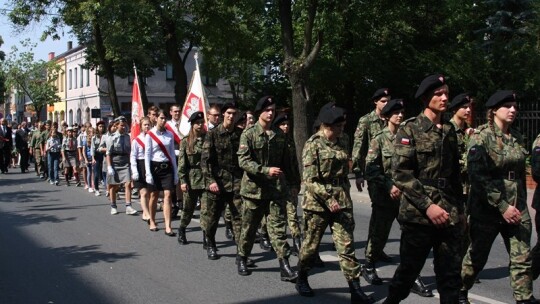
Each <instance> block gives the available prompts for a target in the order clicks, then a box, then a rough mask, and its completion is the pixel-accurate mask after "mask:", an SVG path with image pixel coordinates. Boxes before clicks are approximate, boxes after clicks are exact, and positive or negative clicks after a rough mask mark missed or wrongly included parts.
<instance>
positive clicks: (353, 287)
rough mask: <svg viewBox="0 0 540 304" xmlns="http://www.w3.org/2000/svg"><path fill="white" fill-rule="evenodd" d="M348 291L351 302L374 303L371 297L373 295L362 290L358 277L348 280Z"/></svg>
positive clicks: (352, 303) (354, 303)
mask: <svg viewBox="0 0 540 304" xmlns="http://www.w3.org/2000/svg"><path fill="white" fill-rule="evenodd" d="M349 291H350V292H351V304H357V303H359V304H371V303H375V299H373V297H371V296H368V295H366V294H365V293H364V291H362V287H360V280H359V279H355V280H352V281H349Z"/></svg>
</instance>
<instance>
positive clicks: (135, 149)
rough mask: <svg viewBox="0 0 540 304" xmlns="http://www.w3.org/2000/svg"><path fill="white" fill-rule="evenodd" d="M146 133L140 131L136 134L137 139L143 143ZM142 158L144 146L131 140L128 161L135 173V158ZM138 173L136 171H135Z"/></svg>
mask: <svg viewBox="0 0 540 304" xmlns="http://www.w3.org/2000/svg"><path fill="white" fill-rule="evenodd" d="M145 135H146V134H144V133H141V134H139V136H137V138H138V139H140V140H141V142H142V143H143V144H144V137H145ZM139 159H144V147H143V146H141V144H140V143H139V141H137V140H135V139H134V140H133V141H132V142H131V154H130V155H129V162H130V166H131V172H133V173H137V160H139ZM137 174H138V173H137Z"/></svg>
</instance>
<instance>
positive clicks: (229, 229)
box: [225, 221, 234, 240]
mask: <svg viewBox="0 0 540 304" xmlns="http://www.w3.org/2000/svg"><path fill="white" fill-rule="evenodd" d="M225 237H226V238H227V239H228V240H232V239H234V233H233V229H232V222H229V221H226V222H225Z"/></svg>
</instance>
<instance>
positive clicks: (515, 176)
mask: <svg viewBox="0 0 540 304" xmlns="http://www.w3.org/2000/svg"><path fill="white" fill-rule="evenodd" d="M499 177H501V178H502V179H506V180H509V181H515V180H516V179H518V178H519V175H518V174H516V171H508V172H503V173H501V174H499Z"/></svg>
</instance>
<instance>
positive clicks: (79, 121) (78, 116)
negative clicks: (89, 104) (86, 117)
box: [77, 109, 82, 126]
mask: <svg viewBox="0 0 540 304" xmlns="http://www.w3.org/2000/svg"><path fill="white" fill-rule="evenodd" d="M77 124H78V125H79V126H80V125H81V124H82V111H81V109H77Z"/></svg>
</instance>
